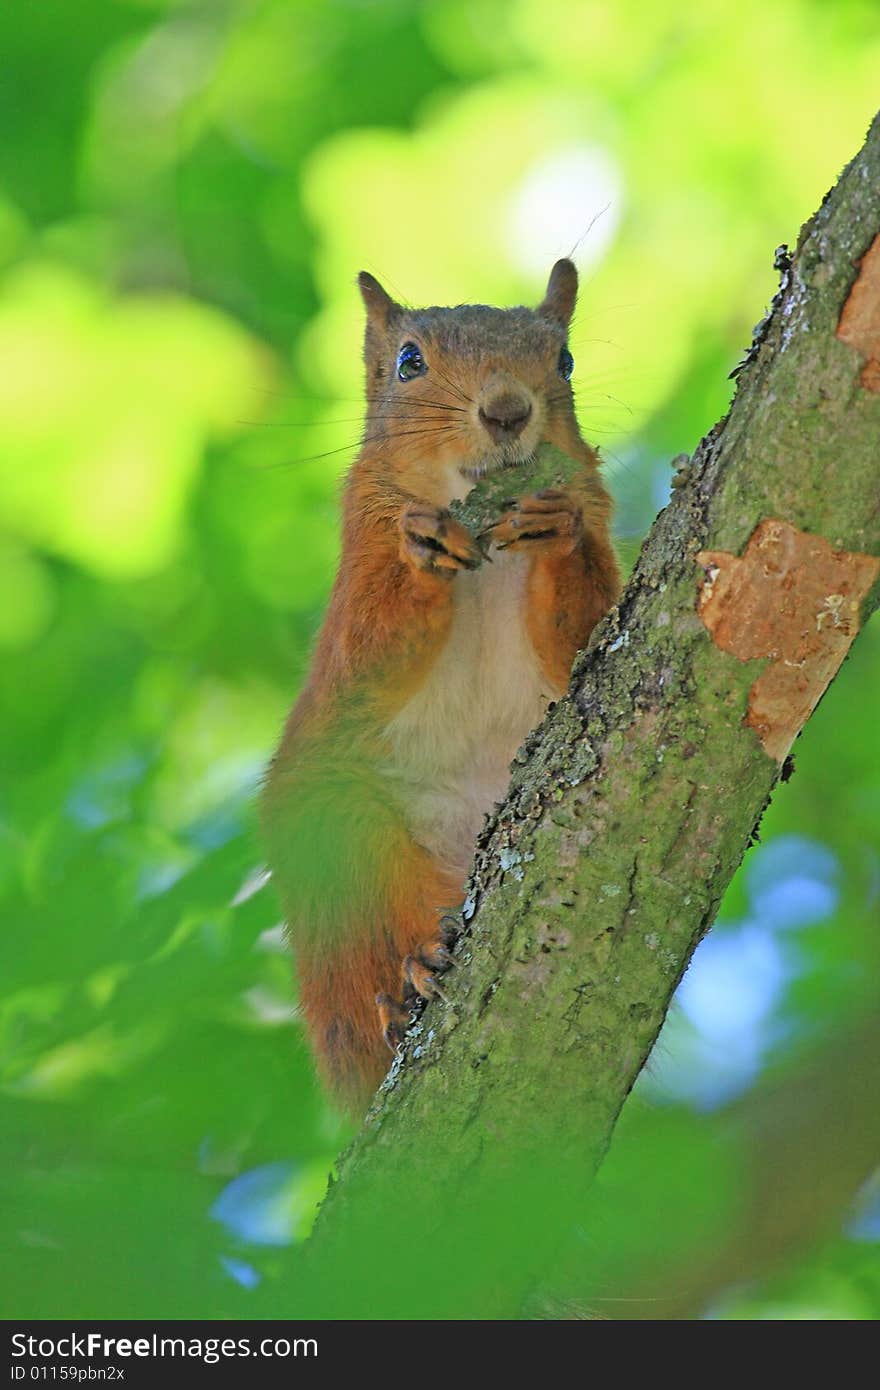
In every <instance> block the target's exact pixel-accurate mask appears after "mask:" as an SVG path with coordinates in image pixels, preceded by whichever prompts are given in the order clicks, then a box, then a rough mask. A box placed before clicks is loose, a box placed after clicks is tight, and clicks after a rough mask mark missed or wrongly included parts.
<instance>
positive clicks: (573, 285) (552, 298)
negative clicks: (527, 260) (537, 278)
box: [538, 260, 578, 328]
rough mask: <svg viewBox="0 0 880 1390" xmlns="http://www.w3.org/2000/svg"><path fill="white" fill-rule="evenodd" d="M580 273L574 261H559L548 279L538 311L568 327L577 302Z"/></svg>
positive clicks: (546, 317)
mask: <svg viewBox="0 0 880 1390" xmlns="http://www.w3.org/2000/svg"><path fill="white" fill-rule="evenodd" d="M577 292H578V273H577V269H576V267H575V265H574V263H573V261H569V260H562V261H557V262H556V264H555V266H554V267H553V269H552V270H551V272H550V279H549V280H548V281H547V292H546V294H545V295H544V298H543V300H542V301H541V303H540V304H539V305H538V313H539V314H542V315H543V317H544V318H545V319H552V320H553V322H554V323H559V324H561V325H562V327H563V328H567V327H568V325H569V323H570V322H571V316H572V314H573V313H574V306H575V304H576V302H577Z"/></svg>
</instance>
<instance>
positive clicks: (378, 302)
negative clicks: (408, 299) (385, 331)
mask: <svg viewBox="0 0 880 1390" xmlns="http://www.w3.org/2000/svg"><path fill="white" fill-rule="evenodd" d="M358 287H359V289H360V292H361V298H362V299H363V301H364V304H365V305H366V310H367V318H368V320H369V321H370V322H371V323H375V324H376V325H377V326H378V327H381V328H387V327H388V324H389V323H390V322H391V320H392V318H394V317H395V316H396V315H397V314H399V313H400V305H399V304H398V303H397V302H396V301H395V300H393V299H392V298H391V295H390V294H388V293H387V291H386V290H383V288H382V286H381V285H380V284H379V281H378V280H377V279H376V277H375V275H371V274H370V272H369V271H368V270H362V271H361V273H360V275H359V276H358Z"/></svg>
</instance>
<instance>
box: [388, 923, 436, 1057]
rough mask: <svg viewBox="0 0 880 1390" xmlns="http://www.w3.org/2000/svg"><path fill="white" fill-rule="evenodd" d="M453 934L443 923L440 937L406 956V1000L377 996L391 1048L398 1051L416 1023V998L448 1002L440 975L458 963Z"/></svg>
mask: <svg viewBox="0 0 880 1390" xmlns="http://www.w3.org/2000/svg"><path fill="white" fill-rule="evenodd" d="M450 944H451V939H450V934H449V931H448V929H446V928H445V927H444V926H443V924H442V923H441V927H440V930H439V932H438V934H437V935H436V936H435V937H433V938H432V939H431V940H430V941H426V942H424V943H423V944H422V945H421V946H419V947H418V948H417V950H416V951H415V952H414V953H412V954H410V955H406V956H404V958H403V962H402V964H401V967H400V979H401V986H402V998H401V999H395V998H394V996H393V995H392V994H386V993H381V994H377V995H376V1007H377V1009H378V1011H379V1027H380V1029H381V1032H382V1037H383V1038H384V1040H385V1042H386V1044H387V1046H388V1047H389V1048H390V1049H391V1051H392V1052H395V1051H396V1050H397V1048H398V1047H399V1046H400V1044H401V1043H402V1042H403V1039H404V1036H405V1034H406V1030H407V1028H409V1026H410V1024H411V1023H412V1011H411V1009H410V1007H408V1001H409V1003H412V1002H415V999H416V997H418V998H420V999H424V1000H426V1001H427V1000H429V999H442V1000H443V1001H444V1003H448V1000H447V999H446V995H445V994H444V993H443V990H442V988H441V987H440V983H439V981H438V979H437V976H438V975H440V974H443V973H444V972H445V971H447V970H449V969H450V968H451V966H452V965H453V964H454V962H453V959H452V956H451V955H450V953H449V945H450Z"/></svg>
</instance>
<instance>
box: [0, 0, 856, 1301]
mask: <svg viewBox="0 0 880 1390" xmlns="http://www.w3.org/2000/svg"><path fill="white" fill-rule="evenodd" d="M0 53H2V59H0V61H2V65H3V80H2V83H0V131H2V139H0V274H2V291H0V750H2V781H0V903H2V909H0V910H2V924H3V932H2V938H0V1194H2V1207H3V1223H2V1231H0V1250H2V1261H0V1269H2V1275H0V1313H3V1314H4V1315H6V1316H17V1317H21V1316H31V1317H38V1316H39V1317H58V1316H104V1317H113V1316H116V1317H121V1316H142V1317H150V1316H163V1315H164V1316H187V1315H189V1316H213V1317H221V1316H236V1315H249V1316H257V1317H259V1316H267V1315H270V1314H275V1313H278V1312H283V1311H286V1312H289V1313H295V1312H296V1311H297V1309H296V1307H291V1306H289V1304H288V1303H287V1302H286V1301H285V1300H286V1289H287V1287H288V1285H287V1283H286V1280H287V1278H288V1275H289V1271H290V1268H291V1265H290V1261H291V1258H292V1255H291V1252H292V1251H295V1247H296V1243H297V1242H298V1241H300V1240H301V1239H302V1237H303V1235H304V1234H305V1233H306V1231H307V1229H308V1225H309V1222H310V1220H311V1216H312V1214H313V1212H314V1206H315V1202H316V1200H317V1199H318V1198H319V1196H320V1193H321V1190H322V1188H323V1184H324V1180H325V1175H326V1172H327V1170H328V1169H329V1167H330V1164H331V1163H332V1160H333V1156H334V1154H335V1153H336V1152H337V1151H338V1149H339V1147H340V1145H341V1143H342V1141H343V1140H344V1138H345V1134H346V1131H345V1129H344V1127H343V1124H342V1122H341V1121H340V1120H339V1119H338V1117H336V1116H335V1115H334V1114H333V1112H332V1111H331V1110H330V1109H329V1107H328V1106H327V1104H326V1102H325V1101H324V1100H323V1099H322V1097H321V1096H320V1094H319V1092H318V1090H317V1087H316V1085H315V1083H314V1081H313V1079H312V1074H311V1064H310V1062H309V1059H308V1056H307V1054H306V1051H305V1049H304V1045H303V1041H302V1038H301V1036H300V1031H299V1027H298V1024H297V1021H296V1016H295V1010H294V1000H295V994H294V986H293V985H292V983H291V980H290V972H289V966H288V962H287V960H286V957H285V955H284V948H283V942H282V940H281V932H280V928H279V926H278V921H277V917H278V914H277V908H276V906H275V904H274V902H273V899H272V893H271V888H269V889H267V888H265V887H259V886H258V884H259V880H258V879H254V872H255V870H256V869H257V867H258V865H259V861H260V849H259V846H258V845H257V844H256V842H255V839H254V836H253V828H252V809H251V808H252V798H253V792H254V788H255V786H256V783H257V780H258V777H259V774H260V770H261V768H262V766H263V765H264V763H265V761H266V759H267V757H268V755H269V753H270V751H271V748H272V745H273V741H274V740H275V738H276V736H277V733H278V730H279V728H280V724H281V721H282V719H283V716H284V713H285V710H286V708H287V706H288V704H289V702H290V701H291V699H292V697H293V695H294V694H295V691H296V689H297V686H298V684H299V682H300V680H301V678H302V674H303V671H304V668H305V665H306V662H307V659H308V650H309V644H310V641H311V639H312V637H313V635H314V633H315V631H316V628H317V625H318V623H319V621H320V615H321V609H322V604H323V601H324V598H325V596H326V593H327V590H328V587H329V584H330V582H331V579H332V576H333V572H334V565H335V559H336V554H337V532H336V497H337V490H338V483H339V478H340V475H341V473H342V471H343V470H344V469H345V467H346V466H347V464H348V462H349V461H350V459H351V458H352V456H353V453H354V450H355V447H356V441H357V438H358V433H359V428H360V425H359V419H360V412H361V402H360V393H361V381H360V365H359V352H360V344H359V336H360V309H359V303H358V300H357V296H356V293H355V290H354V276H355V273H356V271H357V270H358V269H359V268H361V267H362V266H365V267H367V268H369V269H370V270H372V271H374V272H375V273H376V274H378V275H379V276H380V277H381V278H383V279H384V280H385V281H386V283H387V284H388V286H389V288H391V289H392V290H394V291H396V292H398V293H399V294H401V295H403V296H404V297H406V298H407V299H408V300H410V301H411V302H414V303H423V302H428V303H431V302H441V303H443V302H459V301H463V300H481V301H487V302H493V303H494V302H497V303H501V304H505V303H515V302H522V301H524V300H525V301H529V300H534V298H535V296H536V295H537V294H538V291H539V289H540V287H541V285H542V282H543V279H544V277H545V276H546V271H547V268H548V266H549V264H550V263H551V262H552V261H553V259H554V258H555V257H556V256H557V255H560V254H566V253H568V252H569V251H571V250H572V248H573V247H574V246H575V245H576V247H577V249H576V255H577V258H578V259H579V261H580V264H581V269H582V273H583V277H582V281H583V288H582V296H581V306H580V311H579V314H578V318H577V323H576V327H575V330H574V333H573V336H572V347H573V351H574V354H575V357H576V360H577V369H576V378H575V380H576V384H577V387H578V398H579V402H580V408H581V416H582V422H583V426H584V430H585V432H586V434H587V436H588V437H590V438H591V439H593V440H594V441H595V442H597V443H598V444H599V445H600V446H601V447H602V449H603V452H604V456H605V459H606V467H607V472H608V475H609V479H610V483H611V486H612V488H613V490H614V492H615V495H616V497H617V501H618V530H619V535H620V537H621V544H622V547H623V549H624V550H625V551H627V550H628V552H629V553H631V552H632V548H633V546H634V544H635V543H636V542H637V541H638V540H639V539H640V538H641V536H642V535H643V533H644V532H645V530H646V529H647V526H648V525H649V524H650V521H651V519H652V517H653V515H654V512H655V511H656V509H657V507H658V506H659V505H661V504H662V502H663V500H664V498H665V495H666V489H667V486H668V479H669V467H668V460H669V458H670V457H671V455H673V454H674V453H676V452H678V451H680V450H690V449H691V448H692V447H693V446H694V445H695V443H696V441H697V440H698V438H699V437H700V435H701V434H702V433H703V432H704V431H705V430H706V429H707V428H708V427H709V426H710V425H711V424H712V423H713V422H714V420H715V419H716V418H717V417H718V416H719V415H720V414H721V413H722V412H723V411H724V409H725V406H726V403H727V400H728V397H729V383H728V382H727V373H728V371H729V370H730V368H731V367H732V366H733V365H734V363H735V362H736V360H737V358H738V356H739V355H740V353H741V350H742V348H743V347H744V346H745V345H746V344H747V343H748V341H749V338H750V333H751V327H752V324H753V322H754V321H755V320H756V319H757V318H759V317H760V315H761V313H762V312H763V309H764V306H765V304H766V302H767V300H768V298H769V297H770V295H771V293H772V292H773V289H774V287H775V286H774V276H773V272H772V252H773V248H774V247H775V246H776V245H777V244H778V243H780V242H782V241H785V240H789V241H791V240H793V238H794V237H795V235H796V233H797V230H798V227H799V225H800V223H801V222H802V221H803V220H804V219H805V218H806V217H807V216H808V215H809V214H810V213H811V212H812V211H813V210H814V208H815V207H816V206H817V205H818V203H819V201H820V199H821V197H822V195H823V193H824V192H825V190H826V188H827V187H828V186H829V185H830V184H831V183H832V182H833V180H834V178H835V176H836V174H837V172H838V170H839V168H840V166H841V165H842V163H843V162H845V160H846V159H848V158H849V157H850V156H851V155H852V154H853V153H854V152H855V150H856V149H857V147H858V146H859V144H860V142H861V139H862V136H863V133H864V130H865V128H866V126H867V124H868V121H869V119H870V117H871V115H872V114H873V109H874V106H875V105H876V101H877V93H878V82H877V77H878V73H880V15H878V12H877V8H876V4H875V3H874V0H838V2H837V3H835V4H833V5H830V4H827V3H824V0H771V2H770V3H768V2H767V0H741V3H740V4H739V5H738V6H736V7H735V8H734V7H731V6H730V5H728V4H726V3H722V2H721V0H704V3H702V4H701V5H700V6H692V5H687V4H683V3H680V4H676V3H673V0H660V2H659V3H656V4H653V5H651V6H647V7H646V6H645V5H643V4H641V3H637V2H636V0H604V3H600V2H599V0H572V2H571V3H568V4H565V5H562V6H559V7H557V8H556V9H555V10H553V11H548V8H547V6H546V5H545V4H542V3H540V2H539V0H510V3H502V0H420V2H417V3H414V2H413V0H372V3H363V2H361V0H202V3H198V0H77V3H76V5H73V4H71V3H70V0H41V3H40V4H39V5H36V6H28V5H7V6H5V7H4V10H3V15H2V19H0ZM845 466H846V461H845V460H844V459H842V460H841V463H840V467H841V468H842V469H843V468H845ZM833 485H834V480H833V479H829V486H833ZM878 678H880V639H878V633H877V632H876V631H869V632H868V633H867V634H866V635H865V637H864V638H863V640H862V641H861V642H860V644H859V646H858V648H857V649H856V651H855V652H854V654H853V657H852V659H851V660H850V662H849V663H848V664H847V667H846V669H845V670H844V672H843V673H842V675H841V677H840V679H839V680H838V682H837V683H836V685H835V687H834V689H833V691H832V692H831V694H830V695H829V696H828V698H827V699H826V701H825V702H824V704H823V706H822V708H821V709H820V711H819V713H818V715H817V716H816V719H815V720H814V722H813V723H812V724H811V726H810V728H809V730H808V731H807V733H806V734H805V736H804V737H803V739H802V740H801V742H800V744H799V745H798V750H797V762H798V772H797V776H796V778H795V779H794V780H793V781H792V783H791V784H790V785H789V786H787V787H785V788H784V789H782V790H781V791H780V793H779V794H778V795H777V798H776V801H775V803H774V805H773V807H772V810H771V812H770V813H769V815H768V816H767V817H766V819H765V824H764V828H763V834H764V848H763V849H761V850H758V851H757V852H754V853H753V855H752V856H751V857H750V858H749V859H747V861H746V865H745V867H744V870H743V871H742V872H741V874H740V875H739V877H738V879H737V881H736V882H735V883H734V885H733V886H732V888H731V892H730V894H729V896H728V899H727V902H726V904H725V907H724V910H723V913H722V923H721V925H720V926H719V928H718V929H717V931H716V932H715V933H713V934H712V936H710V938H709V939H708V942H707V947H710V943H715V942H717V943H718V945H712V946H711V949H710V950H708V952H707V954H706V955H705V959H704V960H703V961H702V962H701V960H700V957H699V956H698V959H697V962H696V963H695V966H694V968H693V970H692V971H691V973H690V975H689V976H688V978H687V980H686V981H685V989H684V991H683V994H682V999H681V1004H680V1006H679V1008H678V1009H677V1010H676V1012H675V1014H674V1016H673V1017H672V1019H671V1021H670V1025H669V1027H668V1029H667V1035H666V1036H665V1038H664V1040H663V1041H662V1043H661V1047H660V1048H659V1049H658V1053H657V1054H656V1059H657V1060H656V1062H655V1064H652V1066H651V1068H650V1069H649V1072H648V1074H647V1076H646V1079H645V1081H644V1084H643V1085H642V1086H641V1087H640V1094H638V1095H637V1096H635V1097H634V1099H633V1101H632V1102H631V1105H630V1111H631V1114H630V1117H629V1122H628V1123H627V1124H625V1125H624V1126H623V1128H622V1130H621V1135H620V1138H619V1139H618V1141H617V1143H616V1145H615V1151H614V1153H613V1155H612V1165H611V1169H610V1174H611V1176H610V1178H609V1179H608V1181H609V1182H610V1183H611V1184H612V1185H613V1184H614V1183H616V1184H617V1185H618V1191H617V1198H616V1204H614V1205H613V1207H612V1209H611V1210H610V1213H609V1214H608V1216H607V1217H606V1220H605V1231H604V1237H603V1238H604V1239H605V1241H606V1244H608V1243H609V1242H610V1244H612V1245H613V1244H614V1241H615V1239H616V1240H618V1242H619V1249H620V1250H626V1249H628V1248H629V1247H628V1244H627V1243H628V1242H629V1241H631V1240H633V1239H634V1238H635V1237H634V1234H633V1232H634V1231H635V1230H638V1229H639V1226H640V1223H641V1224H642V1228H644V1222H645V1221H648V1222H655V1221H656V1212H657V1210H658V1207H659V1206H660V1205H662V1204H663V1202H664V1196H663V1194H664V1192H665V1193H666V1194H667V1197H668V1200H669V1202H670V1203H671V1205H670V1211H675V1210H677V1206H676V1204H677V1203H680V1201H681V1192H680V1190H679V1188H677V1187H676V1179H675V1174H676V1173H677V1172H679V1171H686V1172H688V1173H690V1174H693V1175H694V1176H693V1179H692V1186H691V1189H690V1191H691V1193H692V1197H693V1210H694V1211H696V1212H700V1211H703V1210H705V1211H706V1213H709V1214H710V1215H708V1216H707V1220H709V1219H711V1222H712V1223H713V1230H718V1232H719V1234H718V1239H719V1240H723V1228H724V1223H725V1222H728V1223H729V1222H731V1221H734V1220H735V1216H733V1215H731V1213H730V1211H729V1210H728V1205H729V1204H727V1203H726V1202H725V1200H723V1199H722V1196H721V1195H720V1189H718V1190H717V1191H716V1186H717V1182H718V1181H720V1180H719V1179H718V1178H717V1174H718V1172H720V1170H721V1167H724V1170H725V1172H727V1171H728V1170H729V1169H730V1166H731V1165H732V1164H733V1165H735V1155H734V1154H733V1152H732V1151H730V1152H727V1151H724V1152H723V1153H722V1155H721V1158H720V1159H719V1162H718V1163H709V1162H704V1161H703V1160H702V1159H700V1157H699V1155H700V1154H701V1153H703V1151H704V1149H705V1146H706V1145H707V1144H708V1143H709V1142H710V1141H709V1139H708V1137H707V1136H708V1134H709V1130H708V1129H707V1128H706V1126H708V1125H709V1124H710V1115H709V1112H711V1111H712V1109H713V1108H715V1107H717V1106H718V1105H722V1104H723V1103H725V1102H726V1101H727V1100H729V1099H730V1098H731V1097H732V1096H735V1095H737V1094H741V1093H742V1092H743V1091H748V1089H749V1088H750V1087H752V1086H758V1087H760V1085H761V1084H762V1077H763V1075H764V1074H765V1072H766V1071H767V1070H768V1069H769V1070H770V1071H771V1072H774V1073H775V1072H778V1071H779V1070H780V1069H782V1070H783V1071H784V1069H785V1067H786V1065H787V1064H788V1063H789V1062H790V1061H791V1059H792V1057H795V1056H796V1055H797V1050H798V1048H799V1047H800V1045H801V1043H802V1041H803V1039H804V1037H812V1036H815V1035H817V1034H819V1033H821V1031H822V1030H823V1029H825V1028H827V1027H828V1026H829V1022H830V1021H833V1019H834V1018H836V1017H841V1016H843V1015H845V1014H846V1012H847V1010H848V1009H849V1008H850V1007H851V1002H852V999H853V996H854V994H857V993H858V992H859V989H860V987H861V986H860V982H863V981H864V980H865V978H866V977H867V976H868V975H869V972H870V966H871V963H872V957H871V954H870V947H869V942H870V937H871V928H872V926H875V925H876V915H877V894H878V887H877V885H878V868H880V861H878V843H877V841H878V823H880V766H878V736H877V725H876V692H877V689H878ZM762 855H763V858H762ZM713 951H714V955H713V954H712V952H713ZM725 1029H726V1030H727V1031H725ZM712 1142H713V1143H714V1142H716V1141H714V1140H713V1141H712ZM719 1142H720V1141H719ZM841 1142H842V1143H844V1142H845V1136H842V1137H841ZM648 1173H650V1182H648V1181H646V1174H648ZM713 1175H714V1176H713ZM664 1184H665V1186H664ZM713 1184H715V1185H716V1186H713ZM536 1200H537V1199H536ZM614 1212H617V1213H618V1215H617V1216H615V1215H614ZM859 1219H860V1221H861V1225H858V1226H857V1227H852V1228H848V1230H849V1234H847V1233H846V1232H845V1231H841V1232H840V1233H839V1234H838V1235H836V1236H835V1237H834V1239H833V1241H832V1243H831V1245H830V1246H825V1245H822V1246H820V1247H817V1248H814V1249H813V1250H811V1251H810V1253H809V1256H808V1257H807V1258H806V1260H801V1261H800V1262H799V1263H796V1264H794V1265H790V1266H788V1267H786V1268H785V1269H784V1270H783V1271H782V1272H781V1273H780V1275H779V1278H778V1279H777V1280H776V1281H775V1282H773V1283H772V1284H767V1285H757V1286H754V1287H750V1288H747V1289H740V1290H735V1291H731V1293H730V1296H729V1297H728V1298H727V1299H726V1300H725V1301H722V1303H721V1304H718V1305H717V1307H716V1309H715V1312H716V1315H718V1316H731V1317H749V1318H751V1317H792V1318H794V1317H853V1318H867V1317H874V1316H876V1315H877V1313H878V1312H880V1271H878V1262H877V1244H876V1241H877V1237H878V1234H880V1222H878V1221H877V1219H876V1217H873V1216H872V1215H871V1213H870V1211H869V1212H868V1215H867V1216H864V1215H863V1216H862V1217H861V1218H859ZM615 1221H617V1223H618V1224H617V1226H615V1224H614V1222H615ZM872 1222H873V1224H872ZM676 1229H677V1223H676V1222H675V1221H667V1222H665V1223H663V1222H661V1223H660V1224H659V1226H658V1227H656V1239H657V1240H662V1241H666V1242H667V1243H668V1244H669V1248H670V1249H671V1250H674V1247H675V1240H676ZM490 1265H491V1261H489V1260H488V1257H487V1263H486V1268H487V1270H488V1269H489V1268H490ZM480 1267H481V1268H482V1265H480ZM488 1277H489V1275H488V1274H487V1278H488ZM364 1278H366V1272H364ZM343 1303H344V1299H343ZM348 1306H350V1307H351V1308H353V1309H357V1310H359V1315H361V1316H364V1315H368V1310H369V1295H368V1290H367V1289H366V1288H365V1286H364V1284H363V1283H362V1284H361V1285H360V1286H359V1287H358V1288H354V1286H352V1292H351V1301H350V1304H349V1305H348ZM419 1307H421V1304H419ZM412 1310H413V1311H415V1310H416V1304H415V1303H413V1304H412ZM338 1311H339V1309H338V1307H337V1312H338ZM398 1311H399V1314H400V1315H402V1316H406V1315H407V1312H408V1305H407V1299H406V1290H405V1288H404V1287H403V1285H401V1293H400V1306H399V1310H398Z"/></svg>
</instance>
